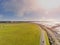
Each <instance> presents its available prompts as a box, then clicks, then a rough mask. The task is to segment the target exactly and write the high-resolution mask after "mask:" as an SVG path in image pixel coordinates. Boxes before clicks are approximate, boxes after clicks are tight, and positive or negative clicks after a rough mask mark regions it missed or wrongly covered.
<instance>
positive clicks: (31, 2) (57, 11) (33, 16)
mask: <svg viewBox="0 0 60 45" xmlns="http://www.w3.org/2000/svg"><path fill="white" fill-rule="evenodd" d="M1 20H3V21H6V20H16V21H17V20H20V21H23V20H24V21H31V20H32V21H37V20H38V21H40V20H43V21H45V20H47V21H60V0H0V21H1Z"/></svg>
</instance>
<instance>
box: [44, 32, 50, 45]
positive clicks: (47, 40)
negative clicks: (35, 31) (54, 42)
mask: <svg viewBox="0 0 60 45" xmlns="http://www.w3.org/2000/svg"><path fill="white" fill-rule="evenodd" d="M45 40H46V45H50V43H49V39H48V35H47V33H46V32H45Z"/></svg>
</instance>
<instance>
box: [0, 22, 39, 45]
mask: <svg viewBox="0 0 60 45" xmlns="http://www.w3.org/2000/svg"><path fill="white" fill-rule="evenodd" d="M39 41H40V28H39V27H38V26H37V25H35V24H30V23H14V24H12V23H11V24H7V23H6V24H0V45H39Z"/></svg>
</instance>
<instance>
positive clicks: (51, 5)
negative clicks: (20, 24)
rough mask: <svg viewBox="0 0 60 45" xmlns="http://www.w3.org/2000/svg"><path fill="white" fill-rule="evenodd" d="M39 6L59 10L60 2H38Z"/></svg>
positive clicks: (47, 0)
mask: <svg viewBox="0 0 60 45" xmlns="http://www.w3.org/2000/svg"><path fill="white" fill-rule="evenodd" d="M36 2H37V4H38V6H40V7H42V8H43V9H46V10H49V9H53V8H57V7H58V6H59V2H60V1H59V0H58V1H57V0H36Z"/></svg>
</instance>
